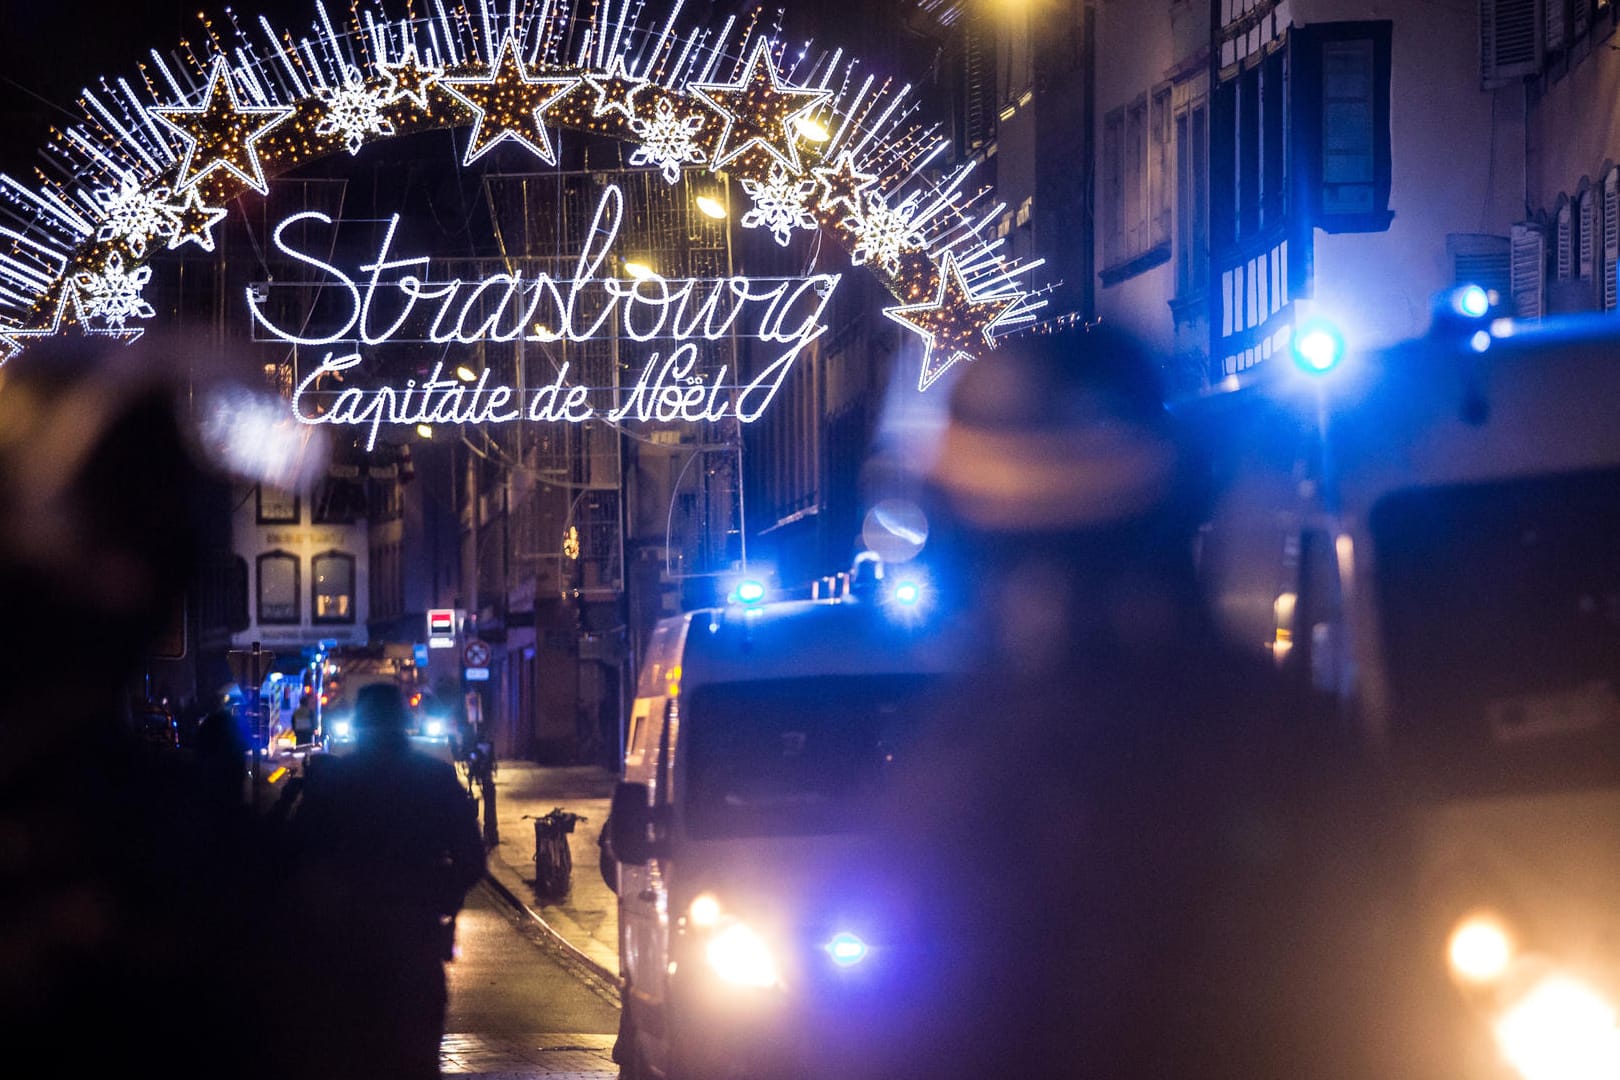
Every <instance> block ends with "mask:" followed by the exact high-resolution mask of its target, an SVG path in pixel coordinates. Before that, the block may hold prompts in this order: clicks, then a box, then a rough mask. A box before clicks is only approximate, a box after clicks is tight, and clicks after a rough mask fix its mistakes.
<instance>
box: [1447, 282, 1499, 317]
mask: <svg viewBox="0 0 1620 1080" xmlns="http://www.w3.org/2000/svg"><path fill="white" fill-rule="evenodd" d="M1451 308H1452V310H1453V311H1455V312H1456V313H1457V314H1459V315H1462V316H1464V317H1465V318H1469V319H1482V318H1484V317H1485V315H1486V313H1487V312H1489V311H1490V310H1491V294H1490V293H1488V292H1486V291H1485V289H1484V288H1483V287H1481V286H1479V285H1464V286H1463V287H1462V288H1460V289H1458V290H1457V291H1456V292H1454V293H1452V294H1451Z"/></svg>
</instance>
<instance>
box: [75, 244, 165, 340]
mask: <svg viewBox="0 0 1620 1080" xmlns="http://www.w3.org/2000/svg"><path fill="white" fill-rule="evenodd" d="M151 280H152V268H151V267H150V266H137V267H136V268H135V269H133V270H125V269H124V258H123V256H122V255H119V254H118V253H117V252H116V251H115V252H113V253H112V254H111V255H109V256H107V264H106V266H105V267H103V268H102V270H101V272H100V273H99V274H93V273H90V274H79V275H77V276H75V277H74V279H73V281H74V284H76V285H78V287H79V289H80V290H81V291H82V294H83V295H82V300H83V311H84V314H85V315H86V316H87V317H90V318H98V317H99V318H102V319H106V320H107V325H108V326H117V327H122V326H123V325H124V321H125V320H126V319H129V318H130V317H132V316H133V317H134V318H137V319H150V318H151V317H152V316H154V315H156V314H157V312H156V311H154V310H153V309H152V305H151V304H148V303H147V302H146V301H145V300H143V299H141V290H142V289H144V288H146V283H147V282H148V281H151Z"/></svg>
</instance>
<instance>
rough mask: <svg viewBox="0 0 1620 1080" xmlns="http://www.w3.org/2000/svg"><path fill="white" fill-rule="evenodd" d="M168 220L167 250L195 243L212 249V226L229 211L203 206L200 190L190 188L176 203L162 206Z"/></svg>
mask: <svg viewBox="0 0 1620 1080" xmlns="http://www.w3.org/2000/svg"><path fill="white" fill-rule="evenodd" d="M162 210H163V214H164V216H165V217H166V218H168V221H169V227H170V235H169V250H170V251H173V250H174V249H175V248H177V247H179V246H180V245H181V244H186V243H191V244H196V245H197V246H198V247H200V248H202V249H203V250H204V251H213V250H214V226H215V225H218V224H219V223H220V222H221V221H224V220H225V218H226V216H227V215H228V214H229V213H230V211H228V210H226V209H225V208H224V207H223V206H204V205H203V201H202V192H201V191H199V190H198V189H197V188H195V187H193V188H190V189H189V190H188V191H187V192H186V194H185V196H184V197H183V198H182V199H181V200H180V202H178V203H168V204H165V205H164V206H163V207H162Z"/></svg>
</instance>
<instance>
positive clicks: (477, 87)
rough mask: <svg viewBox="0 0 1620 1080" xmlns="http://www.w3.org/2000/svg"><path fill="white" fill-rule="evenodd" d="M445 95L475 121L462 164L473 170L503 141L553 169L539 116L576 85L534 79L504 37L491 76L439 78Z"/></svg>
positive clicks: (567, 79) (551, 152) (565, 78)
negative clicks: (526, 148)
mask: <svg viewBox="0 0 1620 1080" xmlns="http://www.w3.org/2000/svg"><path fill="white" fill-rule="evenodd" d="M439 85H440V86H442V87H444V88H445V89H446V90H448V91H449V92H450V93H451V94H452V95H453V96H454V97H455V98H456V99H457V100H459V101H460V102H461V103H462V104H463V105H466V106H467V107H468V108H469V109H471V110H472V111H473V112H474V113H475V114H476V115H477V117H478V120H477V123H476V124H474V126H473V133H472V140H471V141H470V142H468V144H467V154H466V156H465V157H463V158H462V164H463V165H471V164H472V163H473V162H474V161H476V160H478V158H480V157H482V156H483V155H484V154H485V153H486V152H488V150H489V148H490V147H492V146H494V145H495V144H496V143H498V142H500V141H502V140H503V139H511V140H512V141H514V142H517V143H521V144H522V145H524V146H526V147H528V148H529V149H530V150H531V151H533V152H534V154H535V155H536V156H537V157H539V158H540V160H541V161H544V162H545V163H546V164H547V165H555V164H557V154H556V152H555V151H554V150H552V148H551V137H550V136H549V135H547V134H546V127H545V124H544V123H542V122H541V121H542V117H543V116H544V114H545V111H546V110H547V109H549V108H551V106H552V104H553V103H555V102H556V100H557V99H558V98H560V97H562V96H563V95H565V94H567V93H568V92H569V91H570V90H572V89H573V88H574V87H575V86H578V85H579V80H578V79H577V78H574V77H572V76H563V77H559V78H533V77H531V76H530V75H529V73H528V72H527V71H525V70H524V69H523V61H522V60H520V59H518V48H517V42H516V39H515V38H514V37H513V36H512V34H510V33H508V34H507V35H506V36H505V37H504V38H502V39H501V48H500V52H499V53H498V54H497V55H496V57H495V62H494V63H493V64H491V65H490V68H489V74H488V75H484V76H480V77H476V78H463V79H443V80H441V81H440V83H439Z"/></svg>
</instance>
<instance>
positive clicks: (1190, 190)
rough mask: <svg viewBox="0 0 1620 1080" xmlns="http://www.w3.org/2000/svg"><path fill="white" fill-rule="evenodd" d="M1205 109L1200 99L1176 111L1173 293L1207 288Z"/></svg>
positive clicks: (1196, 293) (1207, 211) (1206, 122)
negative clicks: (1174, 282) (1174, 275)
mask: <svg viewBox="0 0 1620 1080" xmlns="http://www.w3.org/2000/svg"><path fill="white" fill-rule="evenodd" d="M1208 128H1209V109H1208V105H1207V103H1206V101H1205V99H1203V98H1198V99H1197V100H1195V101H1192V102H1191V103H1189V104H1188V105H1187V106H1186V107H1185V108H1183V109H1181V110H1179V111H1178V112H1177V114H1176V125H1175V131H1176V295H1178V296H1196V295H1199V294H1201V293H1203V292H1204V290H1205V288H1206V287H1207V283H1206V280H1205V278H1206V275H1207V273H1208V264H1209V202H1208V200H1209V142H1208V138H1209V131H1208Z"/></svg>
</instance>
